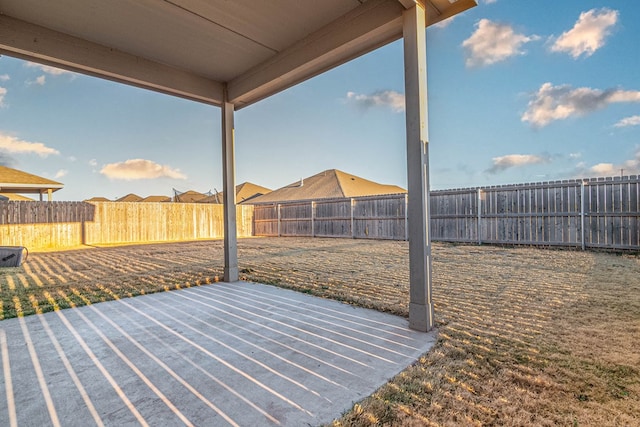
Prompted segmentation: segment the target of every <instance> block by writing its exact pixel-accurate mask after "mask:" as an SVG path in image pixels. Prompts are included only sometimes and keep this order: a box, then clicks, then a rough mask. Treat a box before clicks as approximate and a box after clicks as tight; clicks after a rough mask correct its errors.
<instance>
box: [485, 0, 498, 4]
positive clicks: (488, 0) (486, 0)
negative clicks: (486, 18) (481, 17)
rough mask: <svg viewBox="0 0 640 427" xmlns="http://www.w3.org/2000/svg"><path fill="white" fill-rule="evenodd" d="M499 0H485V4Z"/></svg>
mask: <svg viewBox="0 0 640 427" xmlns="http://www.w3.org/2000/svg"><path fill="white" fill-rule="evenodd" d="M497 1H498V0H484V3H485V4H493V3H495V2H497Z"/></svg>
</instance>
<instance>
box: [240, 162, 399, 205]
mask: <svg viewBox="0 0 640 427" xmlns="http://www.w3.org/2000/svg"><path fill="white" fill-rule="evenodd" d="M406 192H407V190H405V189H404V188H402V187H398V186H397V185H386V184H378V183H377V182H373V181H369V180H367V179H364V178H360V177H359V176H355V175H351V174H348V173H345V172H342V171H339V170H337V169H329V170H326V171H324V172H320V173H319V174H316V175H313V176H310V177H308V178H303V179H301V180H300V181H296V182H294V183H292V184H289V185H287V186H285V187H282V188H279V189H277V190H274V191H272V192H270V193H268V194H265V195H263V196H259V197H255V198H254V199H252V200H251V201H250V204H261V203H278V202H289V201H296V200H319V199H333V198H344V197H362V196H377V195H383V194H401V193H406Z"/></svg>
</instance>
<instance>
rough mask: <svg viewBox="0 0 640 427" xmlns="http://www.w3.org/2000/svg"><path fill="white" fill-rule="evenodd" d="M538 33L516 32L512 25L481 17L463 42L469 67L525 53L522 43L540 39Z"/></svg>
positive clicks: (488, 63) (492, 62)
mask: <svg viewBox="0 0 640 427" xmlns="http://www.w3.org/2000/svg"><path fill="white" fill-rule="evenodd" d="M539 38H540V37H538V36H536V35H532V36H525V35H524V34H518V33H516V32H515V31H514V30H513V28H512V27H511V26H510V25H507V24H498V23H496V22H492V21H490V20H488V19H481V20H480V21H479V22H478V23H477V24H476V30H475V31H474V33H473V34H472V35H471V37H469V38H468V39H466V40H465V41H464V42H462V47H464V48H465V50H466V56H467V59H466V65H467V67H481V66H486V65H491V64H495V63H496V62H500V61H504V60H506V59H508V58H510V57H512V56H514V55H524V54H525V52H524V51H523V50H522V45H523V44H525V43H529V42H532V41H534V40H538V39H539Z"/></svg>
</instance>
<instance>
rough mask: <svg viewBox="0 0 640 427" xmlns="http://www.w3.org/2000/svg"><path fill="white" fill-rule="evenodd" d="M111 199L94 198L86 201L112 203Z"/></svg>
mask: <svg viewBox="0 0 640 427" xmlns="http://www.w3.org/2000/svg"><path fill="white" fill-rule="evenodd" d="M110 201H111V200H110V199H107V198H106V197H92V198H90V199H87V200H85V202H110Z"/></svg>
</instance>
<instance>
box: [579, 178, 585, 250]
mask: <svg viewBox="0 0 640 427" xmlns="http://www.w3.org/2000/svg"><path fill="white" fill-rule="evenodd" d="M584 195H585V182H584V181H582V182H581V183H580V235H581V236H580V240H581V242H582V250H583V251H584V250H585V244H584V237H585V234H586V233H585V232H584V225H585V217H584V210H585V205H586V204H585V202H584Z"/></svg>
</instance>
